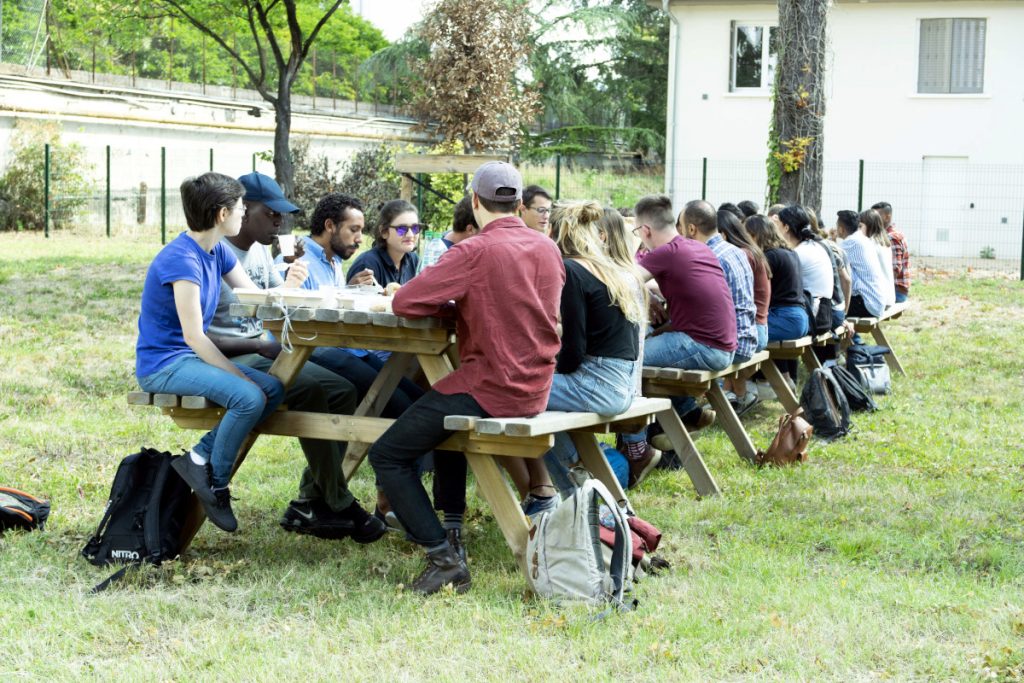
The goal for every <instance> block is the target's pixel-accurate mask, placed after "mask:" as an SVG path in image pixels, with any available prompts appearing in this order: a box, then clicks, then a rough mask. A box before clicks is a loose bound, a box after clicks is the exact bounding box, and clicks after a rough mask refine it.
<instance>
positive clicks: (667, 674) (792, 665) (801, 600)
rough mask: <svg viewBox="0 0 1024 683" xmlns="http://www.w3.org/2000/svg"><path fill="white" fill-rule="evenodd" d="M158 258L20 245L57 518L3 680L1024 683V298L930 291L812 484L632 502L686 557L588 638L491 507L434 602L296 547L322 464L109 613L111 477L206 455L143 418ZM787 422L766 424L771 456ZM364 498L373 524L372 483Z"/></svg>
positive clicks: (768, 481) (731, 470)
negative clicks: (869, 404)
mask: <svg viewBox="0 0 1024 683" xmlns="http://www.w3.org/2000/svg"><path fill="white" fill-rule="evenodd" d="M157 249H158V245H153V244H143V243H138V242H131V241H124V240H119V241H115V242H108V241H106V240H105V239H95V240H92V241H85V240H81V239H75V238H70V237H65V236H60V235H58V236H56V237H54V238H53V239H51V240H43V239H41V238H40V237H37V236H19V235H13V236H12V235H4V236H0V339H2V340H3V344H2V345H0V484H4V485H12V486H16V487H20V488H24V489H26V490H29V491H31V492H34V493H37V494H40V495H43V496H46V497H48V498H49V499H50V500H51V501H52V504H53V510H54V512H53V515H52V516H51V521H50V524H49V526H48V528H47V530H46V531H45V532H43V533H32V534H11V533H9V534H7V535H5V536H2V537H0V567H2V570H3V572H2V576H3V579H4V580H3V583H2V586H0V614H2V615H3V617H4V618H3V619H2V622H0V674H2V675H3V677H4V678H5V679H7V680H33V681H36V680H38V681H43V680H50V679H56V680H70V679H81V678H99V677H111V676H112V675H113V676H116V677H117V679H118V680H194V679H200V678H202V679H210V680H225V681H234V680H275V679H283V680H294V679H297V678H309V679H314V680H371V679H372V680H428V679H437V680H473V681H475V680H501V681H510V680H516V681H519V680H523V681H526V680H538V679H541V680H551V679H557V680H563V681H564V680H577V679H580V678H586V679H587V680H599V681H605V680H613V679H614V680H619V679H622V680H663V681H675V680H715V679H729V680H732V679H748V678H751V679H771V680H777V679H783V680H811V679H813V680H819V679H821V680H842V681H847V680H867V679H890V680H901V681H902V680H1019V679H1021V678H1024V650H1022V646H1024V597H1022V595H1024V593H1022V588H1024V581H1022V578H1021V577H1022V574H1024V525H1022V521H1021V519H1022V500H1024V496H1022V486H1024V484H1022V480H1024V477H1022V475H1024V469H1022V465H1024V463H1022V460H1021V457H1020V454H1021V441H1022V435H1024V429H1022V427H1021V416H1022V415H1024V363H1022V361H1021V356H1020V354H1019V349H1018V347H1019V344H1020V339H1022V338H1024V310H1022V308H1024V286H1022V285H1021V283H1018V282H1013V281H1008V280H971V279H941V280H931V281H928V282H923V283H915V285H914V291H913V301H914V306H913V308H912V309H911V311H910V312H909V313H907V314H906V315H905V316H904V317H903V319H902V320H901V321H899V322H898V323H896V324H894V325H891V326H890V327H889V329H890V330H891V337H892V339H893V342H894V344H896V345H898V348H899V350H900V352H901V355H902V359H903V361H904V364H905V365H906V367H907V368H908V372H909V375H908V376H907V377H895V378H894V385H895V393H894V394H893V395H891V396H888V397H883V398H882V399H881V401H880V404H881V410H880V411H879V412H877V413H875V414H872V415H858V416H857V417H856V420H855V421H856V431H855V432H854V433H853V434H852V435H851V436H849V437H847V438H846V439H844V440H842V441H839V442H836V443H833V444H831V445H828V446H824V445H821V444H817V443H816V444H813V445H812V450H811V460H810V462H809V464H807V465H805V466H801V467H796V468H792V469H785V470H762V471H758V470H754V469H751V468H749V467H747V466H746V465H744V464H742V463H741V462H740V461H739V459H738V458H737V457H736V455H735V454H734V452H733V451H732V450H731V447H730V445H729V443H728V440H727V439H726V438H725V436H724V434H723V433H722V432H720V431H718V430H717V429H712V430H709V431H708V433H707V434H705V435H703V436H701V437H700V438H699V439H698V441H697V445H698V448H699V449H700V450H701V452H702V453H703V455H704V457H705V460H706V461H707V463H708V465H709V467H710V468H711V470H712V472H713V473H714V475H715V477H716V478H717V480H718V482H719V484H720V485H721V487H722V489H723V491H724V495H723V496H721V497H720V498H717V499H709V500H703V501H698V500H696V498H695V496H694V492H693V487H692V486H691V484H690V482H689V480H688V479H687V478H686V476H685V475H684V474H682V473H679V472H671V473H669V472H660V471H659V472H656V473H655V474H654V475H653V476H652V478H651V479H650V480H649V482H647V483H645V484H644V486H643V487H641V489H640V490H638V491H636V492H635V493H634V494H633V495H632V497H631V498H632V500H633V503H634V505H635V507H636V508H637V510H638V511H639V512H640V514H641V515H642V516H644V517H645V518H647V519H649V520H651V521H652V522H654V523H655V524H657V525H658V526H659V527H660V528H661V529H662V531H663V532H664V534H665V540H664V549H663V551H662V554H663V555H664V556H665V557H666V558H667V559H668V560H669V561H671V562H672V564H673V570H672V571H671V573H669V574H668V575H666V576H662V577H658V578H653V579H648V580H645V581H644V582H642V583H641V584H639V585H638V587H637V590H636V595H637V597H638V598H639V600H640V608H639V610H638V611H637V612H635V613H630V614H622V615H616V616H614V617H612V618H609V619H605V620H602V621H598V622H594V621H591V620H590V618H589V615H588V614H587V613H585V612H582V611H580V610H571V609H570V610H560V609H557V608H555V607H553V606H552V605H550V604H548V603H545V602H542V601H538V600H536V599H533V598H531V597H528V596H527V595H526V591H525V583H524V581H523V579H522V578H521V577H520V576H519V575H518V572H517V571H516V569H515V567H514V565H513V562H512V558H511V555H510V553H509V552H508V550H507V549H506V547H505V545H504V542H503V541H502V539H501V535H500V533H499V531H498V530H497V528H496V526H495V524H494V521H493V519H492V517H491V515H490V512H489V511H488V510H487V509H485V508H484V507H482V506H481V505H480V503H479V501H478V500H477V499H476V498H473V499H472V500H471V504H470V507H471V514H470V519H469V526H468V530H467V535H468V543H469V548H470V554H471V568H472V570H473V579H474V585H473V589H472V590H471V591H470V592H469V593H468V594H467V595H465V596H461V597H454V596H448V595H442V596H438V597H435V598H432V599H426V600H425V599H421V598H418V597H415V596H412V595H408V594H406V593H404V592H403V591H402V590H400V588H399V587H398V586H399V584H400V583H401V582H407V581H408V580H409V579H410V577H412V576H413V575H414V574H415V573H416V572H417V571H418V569H419V567H420V562H421V559H420V554H419V552H418V551H417V549H416V548H414V547H412V546H411V545H410V544H408V543H406V542H404V541H403V540H402V539H400V538H396V537H393V536H389V537H388V538H386V539H385V540H384V541H382V542H380V543H378V544H376V545H373V546H370V547H361V546H356V545H355V544H351V543H345V542H326V541H319V540H316V539H312V538H307V537H296V536H292V535H288V534H285V533H283V532H282V531H281V530H280V529H279V527H278V526H277V518H278V516H279V514H280V512H281V511H282V508H283V506H284V505H285V503H286V502H287V501H288V499H289V498H290V497H291V496H292V495H294V491H295V488H296V486H297V479H298V475H299V472H300V469H301V463H302V456H301V452H300V451H299V449H298V446H297V444H296V443H295V441H294V440H291V439H284V438H265V439H261V440H260V441H259V442H258V444H257V446H256V448H255V449H254V451H253V453H252V455H251V456H250V457H249V459H248V460H247V461H246V464H245V466H244V468H243V469H242V471H241V473H240V475H239V477H238V478H237V479H236V482H235V486H234V492H235V495H237V496H238V498H239V501H238V504H237V508H238V511H239V516H240V523H241V531H240V532H239V533H237V534H235V535H226V534H223V533H221V532H218V531H217V530H216V529H213V528H212V527H211V526H210V525H206V527H204V528H203V529H202V530H201V531H200V533H199V535H198V537H197V539H196V542H195V544H194V545H193V546H192V548H191V550H190V551H189V552H188V553H187V555H186V556H185V557H183V558H182V559H181V560H180V561H178V562H173V563H169V564H167V565H165V566H164V567H162V568H159V569H152V568H149V569H146V570H144V571H142V572H140V573H139V574H138V575H137V576H136V577H135V578H133V579H131V580H130V581H128V582H126V583H125V584H123V585H121V586H120V587H118V588H116V589H114V590H111V591H110V592H108V593H106V594H104V595H101V596H89V595H88V594H87V593H88V590H89V589H90V588H91V587H92V586H93V585H94V584H95V583H97V582H98V581H100V580H101V579H102V578H104V577H105V576H106V575H108V574H109V573H110V572H109V570H104V569H97V568H94V567H92V566H91V565H89V564H88V563H86V562H85V561H84V560H83V559H82V558H81V557H79V555H78V551H79V550H80V548H81V546H82V545H83V544H84V542H85V540H86V538H87V536H88V535H89V534H90V533H91V532H92V530H93V527H94V525H95V524H96V523H97V522H98V520H99V517H100V513H101V510H102V507H103V504H104V502H105V499H106V495H107V493H108V491H109V486H110V482H111V479H112V476H113V473H114V470H115V468H116V466H117V464H118V462H119V461H120V459H121V458H122V457H124V456H125V455H128V454H129V453H131V452H134V451H136V450H138V448H139V447H140V446H142V445H149V446H156V447H160V448H164V449H169V450H170V449H178V448H181V447H184V446H187V445H190V444H191V442H192V440H193V439H194V438H195V437H196V436H197V434H196V433H189V432H185V431H182V430H179V429H177V428H176V427H174V426H173V425H172V424H171V423H170V421H169V420H167V419H166V418H164V417H162V416H160V415H159V414H158V411H155V410H152V409H132V408H129V407H128V406H126V405H125V394H126V392H127V391H129V390H131V389H133V388H134V387H135V385H134V378H133V344H134V339H135V316H136V315H137V306H138V297H139V294H140V290H141V283H142V277H143V274H144V272H145V268H146V265H147V263H148V261H149V259H150V258H152V256H153V254H154V253H155V252H156V250H157ZM780 411H781V408H780V406H779V405H778V404H777V403H774V402H772V403H767V404H765V405H763V406H760V407H759V408H757V409H755V411H754V412H753V416H752V417H750V418H748V419H747V422H748V424H749V425H750V426H751V428H752V432H753V436H754V439H755V441H756V442H757V443H758V444H761V445H764V444H766V443H767V441H768V439H769V438H770V436H771V434H772V432H773V425H774V422H775V420H776V418H777V415H778V414H779V412H780ZM352 488H353V490H354V491H355V492H356V495H357V496H359V497H360V498H362V499H363V500H364V501H366V500H371V493H372V482H371V477H370V472H369V470H368V468H365V467H364V469H363V470H361V471H360V472H359V473H358V475H357V477H356V479H355V481H354V482H353V483H352Z"/></svg>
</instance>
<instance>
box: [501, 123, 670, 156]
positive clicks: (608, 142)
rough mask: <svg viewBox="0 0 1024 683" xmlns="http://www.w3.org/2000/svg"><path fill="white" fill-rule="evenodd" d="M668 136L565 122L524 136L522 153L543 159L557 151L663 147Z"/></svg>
mask: <svg viewBox="0 0 1024 683" xmlns="http://www.w3.org/2000/svg"><path fill="white" fill-rule="evenodd" d="M664 146H665V136H664V135H662V134H661V133H660V132H658V131H654V130H651V129H649V128H609V127H605V126H563V127H561V128H555V129H553V130H547V131H544V132H541V133H537V134H534V135H530V134H527V135H526V136H525V137H524V142H523V147H522V149H521V150H520V154H521V155H522V157H523V158H524V159H526V160H527V161H532V162H540V161H544V160H546V159H550V158H551V157H553V156H555V155H556V154H561V155H563V156H573V155H576V154H585V153H588V152H596V153H614V152H622V151H626V152H632V151H638V150H650V149H658V148H659V147H661V148H663V147H664Z"/></svg>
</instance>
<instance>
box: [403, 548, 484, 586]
mask: <svg viewBox="0 0 1024 683" xmlns="http://www.w3.org/2000/svg"><path fill="white" fill-rule="evenodd" d="M471 584H472V580H471V579H470V578H469V568H468V567H467V566H466V563H465V562H463V561H462V558H461V557H459V553H458V552H457V551H456V550H455V548H453V547H452V546H451V545H450V544H445V546H444V547H443V548H441V549H439V550H435V551H433V552H428V553H427V566H426V568H425V569H424V570H423V572H421V573H420V575H419V576H417V577H416V578H415V579H414V580H413V582H412V584H411V585H410V588H411V589H412V590H414V591H416V592H417V593H422V594H423V595H432V594H434V593H436V592H438V591H439V590H441V589H442V588H444V587H445V586H451V587H452V588H454V589H455V592H456V593H465V592H466V591H468V590H469V587H470V585H471Z"/></svg>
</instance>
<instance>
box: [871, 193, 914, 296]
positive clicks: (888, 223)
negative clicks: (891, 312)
mask: <svg viewBox="0 0 1024 683" xmlns="http://www.w3.org/2000/svg"><path fill="white" fill-rule="evenodd" d="M871 208H872V209H874V210H875V211H877V212H878V215H879V216H881V217H882V224H883V225H884V226H885V233H886V234H887V235H888V236H889V242H891V243H892V278H893V283H894V284H895V286H896V297H895V299H896V303H902V302H904V301H906V300H907V297H908V296H910V247H909V246H908V245H907V236H906V235H904V234H903V233H902V232H900V231H899V230H897V229H896V225H895V224H894V223H893V222H892V204H890V203H889V202H876V203H874V204H872V205H871Z"/></svg>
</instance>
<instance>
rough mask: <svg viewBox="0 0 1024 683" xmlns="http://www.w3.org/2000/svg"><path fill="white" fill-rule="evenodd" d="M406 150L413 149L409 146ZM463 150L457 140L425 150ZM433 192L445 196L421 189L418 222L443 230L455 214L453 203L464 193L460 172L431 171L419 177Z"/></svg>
mask: <svg viewBox="0 0 1024 683" xmlns="http://www.w3.org/2000/svg"><path fill="white" fill-rule="evenodd" d="M406 151H408V152H412V151H415V150H414V149H413V148H409V149H407V150H406ZM464 151H465V148H464V147H463V145H462V143H461V142H460V141H458V140H456V141H455V142H451V143H447V144H446V143H441V144H440V145H436V146H434V147H432V148H431V149H429V150H428V151H427V154H462V153H463V152H464ZM420 180H422V181H423V182H424V183H425V184H426V185H427V186H428V187H430V188H431V189H432V190H433V191H434V192H436V193H438V194H439V195H442V196H443V197H447V198H448V199H450V200H451V201H448V200H447V199H442V198H441V197H439V196H437V195H436V194H434V193H433V192H428V191H427V190H425V189H424V190H423V191H422V193H421V194H420V195H419V197H421V202H422V205H423V210H422V211H420V222H421V223H425V224H426V225H427V226H429V229H430V230H432V231H434V232H445V231H447V230H449V229H450V228H451V226H452V218H453V217H454V215H455V204H456V203H458V201H459V200H460V199H462V196H463V195H464V194H465V193H466V184H465V179H464V177H463V175H462V174H461V173H432V174H430V175H425V176H422V177H421V178H420ZM416 196H417V195H416V189H415V188H414V189H413V197H414V200H413V203H416V199H415V197H416Z"/></svg>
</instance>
